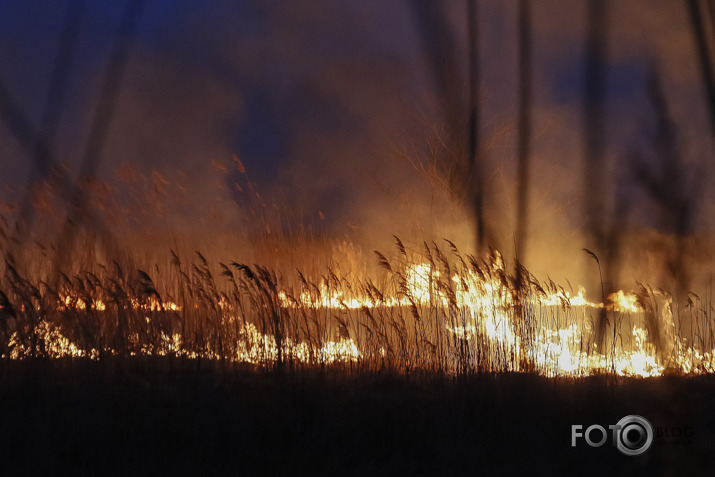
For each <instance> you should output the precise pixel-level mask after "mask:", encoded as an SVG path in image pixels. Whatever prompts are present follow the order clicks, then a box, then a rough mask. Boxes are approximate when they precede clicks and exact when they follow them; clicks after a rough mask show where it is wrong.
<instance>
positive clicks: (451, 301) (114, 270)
mask: <svg viewBox="0 0 715 477" xmlns="http://www.w3.org/2000/svg"><path fill="white" fill-rule="evenodd" d="M395 241H396V251H395V252H394V253H393V254H392V255H393V257H392V258H391V259H388V258H387V257H386V256H385V255H384V254H382V253H381V252H377V251H376V252H375V262H376V266H375V267H373V270H372V276H367V275H366V276H354V274H353V276H339V275H337V274H336V273H334V272H333V270H332V269H331V268H330V267H328V268H326V269H325V270H323V271H322V272H321V273H319V274H316V275H314V276H310V275H306V274H305V273H303V272H302V271H301V270H300V269H295V270H293V271H292V273H285V272H283V271H282V270H273V269H268V268H266V267H263V266H261V265H252V266H249V265H246V264H242V263H237V262H235V261H234V262H229V263H223V262H219V263H217V264H209V262H208V261H207V260H206V259H205V258H204V257H203V255H201V254H200V253H199V252H196V255H195V256H194V257H190V259H191V260H190V261H182V260H181V259H180V258H179V257H178V256H177V255H176V254H175V253H174V252H172V251H170V252H169V254H170V257H171V259H170V265H169V266H168V268H165V269H161V268H160V267H159V266H158V265H156V264H154V265H152V266H150V267H145V268H146V269H149V270H154V271H155V274H154V277H151V276H150V275H149V274H148V273H147V272H145V271H143V270H142V269H135V270H126V271H125V269H124V268H123V267H122V266H121V265H120V264H119V263H117V262H116V261H114V262H112V263H111V264H99V263H97V264H95V265H96V266H95V267H94V268H93V269H92V270H91V271H90V270H82V271H80V272H78V273H77V274H74V275H73V276H71V277H69V276H67V275H66V274H64V273H60V274H59V277H60V278H59V280H58V281H57V285H56V286H55V287H53V286H51V285H50V284H49V283H51V277H48V276H43V275H40V276H34V277H26V276H23V275H22V274H21V273H20V272H18V270H17V268H16V267H15V266H14V265H13V263H12V262H11V261H9V260H7V261H6V262H5V267H4V277H3V281H2V284H3V290H5V291H4V292H3V293H2V295H0V299H1V300H2V308H0V313H1V314H2V317H3V320H2V328H1V329H0V330H1V333H2V334H1V335H0V338H1V340H0V346H1V348H0V350H1V351H2V358H3V359H10V360H18V359H28V358H87V359H92V360H101V359H102V358H103V357H107V356H124V357H127V356H167V357H174V358H190V359H205V360H215V361H220V362H228V363H249V364H253V365H256V366H260V367H265V368H272V367H278V368H282V367H290V368H292V367H296V368H298V369H310V368H315V367H322V366H326V365H335V366H339V367H341V368H344V369H345V370H346V371H349V372H354V373H360V372H362V371H375V370H390V371H394V372H398V373H407V374H409V373H410V372H413V371H428V372H437V373H445V374H447V375H457V374H473V373H479V372H509V371H514V372H527V373H535V374H539V375H542V376H546V377H561V376H573V377H583V376H590V375H597V374H609V373H610V374H614V375H617V376H637V377H655V376H661V375H663V374H675V375H697V374H707V373H712V372H713V371H715V368H714V366H715V361H714V357H713V351H712V350H713V347H715V346H714V343H713V341H714V336H713V321H712V316H711V305H710V303H709V302H706V301H705V302H704V301H702V300H701V299H700V298H699V297H698V296H696V295H693V297H692V298H691V299H690V301H689V303H688V305H687V308H686V310H685V311H684V312H683V313H682V314H680V315H678V314H674V312H673V303H672V298H671V296H670V295H669V294H667V293H666V292H664V291H661V290H654V289H652V288H650V287H648V286H646V285H639V287H640V288H639V289H638V290H637V291H636V292H627V293H626V292H623V291H618V292H615V293H611V294H610V295H608V296H605V297H604V298H605V299H604V300H603V302H591V301H589V300H587V299H586V298H585V296H586V292H585V290H584V289H583V287H578V288H577V289H576V290H574V289H571V288H569V289H565V288H564V287H563V286H561V285H557V284H556V283H554V282H552V281H549V282H546V283H543V282H539V280H537V279H536V278H535V277H534V276H532V275H531V274H530V273H529V272H528V270H526V269H524V268H523V267H521V266H518V265H517V267H518V268H516V270H515V271H513V272H510V271H509V270H507V269H506V265H505V263H504V259H503V258H502V256H501V254H500V253H499V252H496V251H495V252H492V253H491V254H489V255H488V256H487V257H486V258H483V259H481V260H480V259H477V258H476V257H474V256H472V255H469V254H466V255H462V254H461V253H460V252H459V250H458V249H457V247H456V246H455V245H454V244H453V243H452V242H450V241H448V240H447V241H445V244H444V248H445V249H446V250H445V251H443V250H442V249H441V248H440V247H439V246H438V245H437V244H436V243H432V244H431V245H430V244H427V243H424V244H423V247H422V249H421V250H418V251H413V250H408V249H407V248H406V247H405V245H404V244H403V242H402V241H401V240H400V239H399V238H397V237H395ZM592 256H593V258H594V260H596V261H597V260H598V258H597V257H596V256H595V255H592ZM48 270H51V269H50V268H48ZM685 319H687V324H688V326H687V329H688V330H689V332H688V333H687V334H685V333H684V332H683V331H682V330H683V329H684V327H683V320H685ZM599 320H604V322H605V323H606V324H607V326H606V328H605V330H604V335H603V337H602V339H601V340H599V339H598V335H597V328H598V326H597V323H598V322H599Z"/></svg>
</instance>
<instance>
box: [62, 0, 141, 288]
mask: <svg viewBox="0 0 715 477" xmlns="http://www.w3.org/2000/svg"><path fill="white" fill-rule="evenodd" d="M143 7H144V0H129V2H128V3H127V6H126V8H125V11H124V16H123V18H122V22H121V25H120V27H119V32H118V34H117V41H116V42H115V44H114V45H113V48H112V50H111V52H110V56H109V62H108V64H107V69H106V71H105V74H104V78H103V83H102V88H101V90H100V97H99V99H98V101H97V107H96V110H95V114H94V118H93V122H92V125H91V128H90V131H89V139H88V141H87V144H86V146H85V150H84V155H83V156H82V162H81V163H80V169H79V175H78V181H79V182H81V181H82V180H84V179H87V178H89V177H91V176H93V175H94V173H95V172H96V170H97V168H98V167H99V163H100V159H101V155H102V150H103V149H104V144H105V142H106V139H107V136H108V133H109V128H110V126H111V123H112V119H113V117H114V113H115V110H116V105H117V100H118V98H119V93H120V91H121V86H122V82H123V81H124V75H125V72H126V70H127V65H128V63H129V56H130V53H131V50H132V46H133V42H134V38H135V36H136V32H137V29H138V25H139V19H140V18H141V14H142V10H143ZM68 202H69V203H68V204H67V207H68V212H67V222H66V224H65V227H64V228H63V230H62V233H61V235H60V238H59V241H58V245H57V254H56V257H55V265H54V270H53V276H55V277H56V276H57V272H58V271H59V270H61V269H62V265H63V264H64V262H65V260H67V258H68V255H69V254H68V253H67V249H68V248H69V247H70V246H71V243H72V241H73V238H74V233H75V231H76V230H77V229H73V226H75V225H76V226H79V225H80V224H82V223H83V222H84V221H85V217H84V209H85V208H86V202H87V194H86V192H85V190H84V189H83V188H82V187H81V184H79V186H78V187H75V188H74V190H73V191H72V193H71V197H70V198H69V201H68Z"/></svg>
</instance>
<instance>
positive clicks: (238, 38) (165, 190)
mask: <svg viewBox="0 0 715 477" xmlns="http://www.w3.org/2000/svg"><path fill="white" fill-rule="evenodd" d="M611 3H612V8H611V10H610V12H609V27H608V34H609V37H608V39H607V45H608V46H607V62H608V73H607V101H608V103H607V114H606V124H607V131H606V133H607V134H606V137H607V142H606V167H607V172H606V174H605V176H606V177H609V178H610V179H609V180H608V181H607V182H606V183H604V184H601V187H603V189H604V197H606V198H607V200H608V201H609V202H608V204H607V209H608V210H614V211H615V210H619V208H620V209H623V208H624V207H626V206H627V211H626V212H627V213H626V214H625V217H626V218H625V219H624V222H623V223H619V226H621V227H623V228H624V233H623V240H624V241H625V242H626V244H627V245H628V246H627V247H626V250H625V251H624V260H628V261H629V262H632V263H631V264H630V265H629V266H628V267H625V268H626V269H625V270H624V271H623V273H622V276H621V280H623V281H628V280H630V278H631V276H629V275H630V274H635V273H653V270H652V268H653V267H651V266H650V263H652V262H653V263H655V262H658V261H659V259H658V258H657V255H658V252H657V250H654V249H653V244H654V243H656V242H657V243H661V242H662V243H665V242H667V240H668V239H667V235H668V234H672V233H673V232H672V231H670V230H666V229H664V228H663V227H661V225H660V224H659V222H658V220H656V217H657V207H656V206H654V205H653V200H652V197H651V196H650V195H649V193H648V191H647V190H645V189H644V188H643V186H642V184H640V183H639V181H638V179H637V178H636V177H634V169H633V167H631V165H632V164H631V161H632V158H633V157H634V155H637V156H638V157H641V158H642V159H641V160H642V161H644V162H643V164H645V165H646V166H648V165H650V166H651V167H653V168H654V169H657V159H656V157H657V151H654V150H653V144H654V143H653V140H652V138H653V136H654V134H656V133H657V128H656V127H655V126H654V123H655V119H654V118H655V117H656V114H655V113H654V111H653V105H652V104H651V101H650V99H649V96H648V81H649V77H650V75H651V73H652V72H653V71H657V72H658V74H659V75H660V78H661V83H662V89H663V92H664V95H665V97H666V100H667V103H668V106H669V108H670V111H671V114H672V118H673V123H674V124H676V125H677V135H678V144H679V145H680V146H679V147H680V149H679V151H680V152H681V156H682V160H683V162H684V163H685V164H694V165H693V169H692V170H693V171H696V172H697V175H699V176H700V177H701V178H702V181H703V182H702V184H701V185H700V186H699V187H700V188H699V189H693V190H695V191H696V192H697V193H698V194H700V195H701V196H702V199H701V200H699V201H698V203H699V205H698V207H697V214H696V217H695V219H694V222H695V224H696V226H695V227H694V230H695V231H696V232H705V231H707V230H708V229H709V228H710V227H711V226H712V223H711V218H712V216H713V215H712V213H711V208H712V206H711V204H712V203H713V200H712V199H713V198H712V197H709V196H708V194H711V193H710V192H709V189H710V188H709V187H707V186H706V183H707V177H709V174H710V166H709V164H707V162H709V161H703V160H702V158H703V157H704V156H706V155H708V154H711V151H712V141H711V139H710V136H709V132H708V125H707V122H706V119H707V114H706V110H705V106H704V102H703V100H702V97H703V96H702V93H701V86H700V84H699V76H698V72H697V61H696V57H695V54H694V45H693V43H692V35H691V31H690V29H689V24H688V18H687V15H686V12H685V10H684V9H683V7H682V5H680V4H676V3H658V4H657V5H654V4H653V3H652V2H645V1H642V2H638V1H629V2H611ZM68 5H69V2H66V3H65V2H49V1H48V2H45V5H40V6H38V3H37V2H33V4H32V5H30V4H28V3H24V2H11V1H5V2H0V11H2V12H3V14H2V15H0V18H1V19H2V20H0V27H1V28H0V79H1V80H2V81H3V82H4V83H5V84H6V85H7V87H8V89H9V90H10V91H11V92H12V93H13V95H14V97H15V98H16V100H17V102H18V103H19V104H21V105H22V107H23V109H24V111H25V113H26V114H27V116H28V117H29V118H30V119H31V121H33V122H34V123H35V124H38V123H39V121H40V118H41V117H42V110H43V107H44V105H45V104H46V97H45V94H46V91H47V89H48V81H49V77H50V75H51V65H52V62H53V61H54V58H55V54H56V43H57V38H58V37H59V35H60V32H61V30H62V18H63V13H64V12H65V9H66V8H67V6H68ZM122 8H123V6H122V5H121V4H120V3H119V2H112V4H111V5H108V4H107V5H105V4H99V3H96V2H87V4H86V9H85V12H84V21H83V22H82V25H83V26H82V29H81V32H80V35H79V40H78V44H77V48H76V51H75V57H74V60H73V63H72V75H71V81H70V84H69V87H68V89H67V96H66V100H65V108H64V110H63V116H62V120H61V122H60V126H59V134H58V136H57V141H56V143H55V144H54V150H55V156H56V158H57V159H58V160H62V161H64V162H65V163H67V165H68V167H69V169H70V171H74V170H76V167H77V158H78V157H81V152H82V150H83V147H84V144H85V142H86V140H87V131H88V130H89V127H90V125H91V122H92V119H93V111H94V108H95V106H96V105H97V100H98V95H99V94H100V85H101V79H102V75H103V73H104V68H105V66H106V62H107V56H108V52H109V51H110V50H111V47H112V44H113V42H114V41H115V37H114V35H115V33H116V31H117V29H118V25H119V18H120V17H121V14H122ZM462 8H463V6H462V5H461V4H457V3H456V2H453V3H449V8H448V11H447V17H448V19H449V22H450V25H451V27H452V28H453V31H454V38H455V39H456V40H457V45H456V47H457V48H458V51H457V52H456V57H458V58H465V60H466V56H465V51H466V44H465V41H466V40H465V38H466V28H465V24H464V13H463V12H462ZM479 9H480V19H481V24H480V25H481V26H480V32H479V34H480V69H481V71H482V75H481V81H480V84H479V91H480V99H481V102H480V116H481V118H482V121H481V132H482V137H483V138H485V139H484V140H485V143H487V144H488V148H487V154H486V161H487V162H486V166H485V170H486V172H487V177H486V187H487V189H488V194H487V196H486V197H487V203H486V205H487V210H488V213H487V219H488V220H489V221H490V222H491V223H492V224H493V226H494V227H495V229H496V230H497V231H498V236H497V239H496V240H495V242H496V243H495V244H494V245H497V246H499V247H500V248H502V249H504V252H505V255H507V256H509V255H511V253H512V251H513V231H514V228H515V223H514V220H515V218H514V217H515V197H516V196H515V187H516V183H515V167H516V166H515V164H516V162H515V151H516V148H515V138H516V131H515V128H516V119H515V118H516V116H515V115H516V85H517V84H518V82H517V78H516V75H517V56H516V53H517V44H516V40H515V38H516V32H517V30H516V19H515V18H516V3H505V2H498V1H493V2H480V3H479ZM532 9H533V15H534V16H533V22H534V27H533V30H534V38H533V48H534V82H533V90H534V109H533V121H534V131H533V137H532V144H533V147H532V177H531V181H532V182H531V183H532V187H531V198H530V228H529V234H528V235H529V244H528V247H527V250H526V252H527V255H526V257H525V260H526V264H527V265H528V266H530V267H531V268H532V269H533V270H534V271H535V272H536V273H537V274H538V275H540V276H544V275H546V274H549V275H551V276H552V277H553V278H554V279H556V280H561V279H563V278H566V277H568V278H570V279H572V280H573V281H575V282H579V281H582V282H586V281H587V279H588V277H590V276H592V275H593V274H592V270H588V269H587V267H585V266H584V260H583V253H582V252H581V249H582V248H583V247H589V246H590V244H589V243H588V237H587V235H586V234H585V231H584V229H583V227H584V223H583V217H582V206H581V201H582V194H583V184H582V157H583V147H582V138H581V131H580V127H581V123H582V118H581V104H582V98H581V92H582V82H583V79H584V78H583V74H582V72H583V48H584V45H583V40H584V31H585V29H586V18H587V14H586V10H585V9H584V8H583V5H582V4H581V3H575V4H574V3H573V2H562V1H550V2H539V3H538V4H533V5H532ZM421 34H422V32H421V30H420V29H419V28H417V26H416V22H415V15H414V10H413V4H412V3H411V2H408V1H405V2H389V3H386V2H380V1H366V2H349V1H340V2H335V1H324V2H285V3H284V4H282V5H281V6H276V5H275V4H273V3H271V2H262V1H244V2H218V1H216V2H208V3H207V2H201V3H197V2H189V1H165V2H159V1H157V2H147V4H146V6H145V9H144V11H143V13H142V16H141V19H140V24H139V31H138V34H137V35H136V38H135V40H134V44H133V49H132V55H131V60H130V62H129V64H128V69H127V72H126V76H125V78H124V81H123V83H122V89H121V91H120V94H119V97H118V106H117V109H116V112H115V114H114V116H113V118H112V123H111V129H110V133H109V136H108V138H107V141H106V144H105V145H104V148H103V154H102V155H101V158H100V160H101V167H100V168H99V170H98V175H99V178H100V180H101V181H107V182H111V183H116V184H118V185H115V186H113V187H114V189H112V190H113V191H114V192H113V193H114V194H115V195H116V196H117V198H116V203H117V204H118V207H119V206H121V207H124V210H125V211H126V212H127V213H129V214H130V215H131V214H134V220H133V222H134V223H135V225H136V224H141V223H151V224H153V225H155V226H156V224H160V225H161V226H162V227H164V229H165V232H166V233H168V234H169V235H173V236H174V237H176V236H180V237H182V238H183V239H185V240H189V241H190V237H191V236H192V234H196V233H198V232H199V231H201V230H209V231H210V232H211V233H210V234H209V235H217V230H218V225H217V224H223V227H224V228H223V230H222V232H221V233H223V234H228V235H230V234H238V233H239V231H240V233H241V234H244V235H248V236H249V238H250V236H254V237H255V236H260V234H259V233H258V232H257V230H254V229H260V230H261V234H262V233H264V228H265V227H264V225H265V224H264V223H262V222H261V220H268V221H269V222H270V223H271V224H272V225H273V230H272V233H274V234H275V233H276V230H275V223H276V222H277V223H279V224H281V225H280V226H281V227H284V228H285V230H283V231H282V232H283V233H284V234H291V233H294V232H296V231H297V230H299V229H303V230H305V229H309V230H311V231H312V233H313V234H315V235H323V234H324V235H327V236H330V237H334V238H335V237H337V238H343V237H344V238H346V240H348V241H356V242H361V243H363V244H365V245H366V246H367V247H371V248H376V247H384V246H385V245H386V244H389V243H390V241H391V234H393V233H395V234H398V235H400V236H402V238H403V239H405V240H406V241H407V242H408V243H409V242H411V243H413V244H419V243H420V242H421V240H423V239H432V238H435V239H439V238H441V237H450V238H453V239H455V240H456V241H457V242H458V243H459V244H460V245H461V246H462V247H464V248H467V249H468V248H469V247H471V245H472V236H471V235H472V232H473V225H472V224H471V218H470V211H469V209H468V208H467V207H462V205H463V204H462V203H461V201H462V200H463V197H461V196H459V194H455V193H454V191H452V190H450V187H449V184H447V183H446V182H445V180H444V178H443V177H440V175H439V174H437V173H436V171H437V168H435V167H434V163H433V160H434V157H435V156H434V155H433V152H434V151H435V150H438V149H439V148H440V147H443V144H441V141H442V140H444V139H445V137H446V136H445V121H444V118H443V117H442V115H441V108H440V104H439V101H440V98H439V96H438V94H436V91H435V86H434V85H433V84H432V82H431V76H430V73H429V71H428V68H429V65H428V63H427V62H426V61H425V57H424V51H423V44H424V41H423V39H421V38H420V35H421ZM456 82H457V83H458V84H462V85H464V80H457V81H456ZM0 131H1V133H0V134H2V138H3V139H2V142H1V143H0V155H1V156H2V160H0V175H1V176H0V177H1V178H2V182H4V183H8V184H10V185H11V186H12V185H13V184H15V185H16V186H15V188H14V189H12V188H11V189H6V190H4V192H3V198H4V199H6V200H7V201H10V202H12V201H13V200H16V199H17V196H18V194H20V193H21V192H22V190H21V189H22V187H21V185H22V184H23V183H24V181H25V178H26V177H27V174H28V173H29V170H30V166H29V164H30V163H31V156H30V155H29V154H28V152H27V151H25V150H23V149H22V147H20V145H19V144H18V143H17V142H16V141H14V139H13V138H12V135H11V133H10V129H9V128H5V127H0ZM447 146H448V145H447ZM234 155H237V157H238V159H239V161H235V160H234V159H233V157H234ZM696 164H702V165H696ZM699 167H700V168H701V169H698V168H699ZM244 171H245V173H244ZM691 175H692V174H691ZM249 181H250V182H252V183H253V184H254V185H253V187H251V184H250V183H249ZM17 184H20V186H17ZM110 189H111V188H110ZM137 189H138V190H137ZM256 194H258V195H256ZM259 196H260V197H259ZM616 197H620V199H618V200H616V199H615V198H616ZM619 201H620V202H619ZM121 207H120V208H121ZM137 208H140V209H142V208H143V210H142V213H137V212H136V210H137ZM150 208H153V209H152V210H154V209H156V211H155V212H152V213H149V212H147V210H148V209H150ZM256 208H258V209H259V210H258V211H256ZM252 214H253V215H252ZM252 217H253V219H252ZM256 217H259V218H260V219H261V220H257V219H256ZM266 217H269V219H266ZM663 237H666V238H663ZM264 238H265V237H264ZM651 238H652V239H651ZM664 246H665V245H664ZM707 253H708V252H707V250H702V254H703V255H707ZM643 255H646V256H645V257H644V256H643ZM654 257H656V258H654ZM644 263H645V264H646V265H643V264H644ZM646 280H647V278H646Z"/></svg>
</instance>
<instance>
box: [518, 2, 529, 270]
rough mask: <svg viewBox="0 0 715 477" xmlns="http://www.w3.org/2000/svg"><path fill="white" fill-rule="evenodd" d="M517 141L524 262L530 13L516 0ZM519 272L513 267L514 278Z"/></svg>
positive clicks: (520, 249)
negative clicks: (517, 64) (517, 59)
mask: <svg viewBox="0 0 715 477" xmlns="http://www.w3.org/2000/svg"><path fill="white" fill-rule="evenodd" d="M518 21H519V137H518V144H517V156H518V157H517V161H518V170H517V181H518V191H517V213H516V258H517V260H519V261H521V262H523V261H524V253H525V250H526V240H527V237H526V234H527V229H528V225H529V224H528V220H529V201H528V200H529V149H530V140H531V11H530V6H529V2H528V0H519V20H518ZM520 270H521V268H520V267H518V266H517V274H518V277H520V276H521V273H520Z"/></svg>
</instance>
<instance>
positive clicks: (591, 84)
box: [583, 0, 609, 351]
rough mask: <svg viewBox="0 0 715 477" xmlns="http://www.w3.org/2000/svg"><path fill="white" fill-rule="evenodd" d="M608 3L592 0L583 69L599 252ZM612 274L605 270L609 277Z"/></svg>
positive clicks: (587, 170) (587, 196)
mask: <svg viewBox="0 0 715 477" xmlns="http://www.w3.org/2000/svg"><path fill="white" fill-rule="evenodd" d="M607 6H608V4H607V2H606V0H589V2H588V31H587V36H586V61H585V68H584V91H583V97H584V103H583V139H584V169H583V172H584V176H583V194H584V197H583V201H584V215H585V219H586V224H587V230H588V233H589V235H590V239H591V241H592V242H593V243H594V245H595V248H596V249H597V250H598V251H601V252H602V251H603V249H604V248H605V246H606V238H605V233H604V226H603V225H604V220H605V216H604V204H603V203H604V201H603V186H604V180H603V179H604V175H603V173H604V165H605V164H604V154H603V152H604V116H605V110H604V109H605V101H604V99H605V83H606V82H605V79H606V78H605V60H606V27H607V23H606V13H607ZM608 273H609V271H608V270H606V273H605V274H606V276H608ZM606 321H607V320H606V315H605V308H604V313H601V316H600V317H599V319H598V322H597V323H596V335H595V343H596V346H597V348H598V350H599V351H600V350H601V349H602V347H603V341H604V337H605V329H606Z"/></svg>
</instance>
